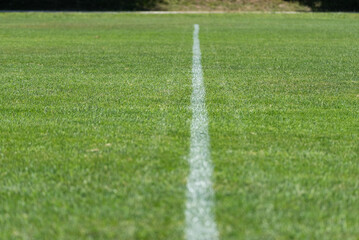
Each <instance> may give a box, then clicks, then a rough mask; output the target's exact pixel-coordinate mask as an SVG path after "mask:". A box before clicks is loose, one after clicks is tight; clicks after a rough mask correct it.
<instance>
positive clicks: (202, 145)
mask: <svg viewBox="0 0 359 240" xmlns="http://www.w3.org/2000/svg"><path fill="white" fill-rule="evenodd" d="M198 33H199V26H198V24H195V25H194V32H193V66H192V74H193V76H192V88H193V92H192V98H191V108H192V124H191V146H190V155H189V160H188V161H189V165H190V174H189V176H188V179H187V203H186V233H185V234H186V240H217V239H218V231H217V226H216V222H215V220H214V215H213V207H214V202H213V199H214V192H213V188H212V181H211V179H212V171H213V167H212V163H211V154H210V144H209V134H208V119H207V110H206V104H205V88H204V84H203V76H202V65H201V50H200V46H199V39H198Z"/></svg>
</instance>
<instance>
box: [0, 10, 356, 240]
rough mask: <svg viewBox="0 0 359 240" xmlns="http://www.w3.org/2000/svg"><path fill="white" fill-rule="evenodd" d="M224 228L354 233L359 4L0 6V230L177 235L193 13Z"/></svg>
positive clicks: (254, 232) (62, 235)
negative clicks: (306, 9) (131, 10)
mask: <svg viewBox="0 0 359 240" xmlns="http://www.w3.org/2000/svg"><path fill="white" fill-rule="evenodd" d="M194 23H198V24H200V27H201V30H200V41H201V50H202V55H203V59H202V64H203V70H204V81H205V85H206V91H207V99H206V100H207V110H208V113H209V121H210V129H209V132H210V135H211V145H212V148H211V152H212V160H213V163H214V165H215V170H214V188H215V192H216V210H215V215H216V220H217V224H218V228H219V232H220V236H221V237H220V238H221V239H223V240H232V239H233V240H234V239H243V240H259V239H266V240H271V239H276V240H277V239H278V240H282V239H283V240H284V239H285V240H287V239H288V240H290V239H318V240H326V239H328V240H329V239H330V240H336V239H346V240H356V239H358V237H359V230H358V229H359V220H358V216H359V178H358V176H359V161H358V159H359V158H358V155H359V84H358V78H359V74H358V71H357V69H358V66H359V58H358V56H359V46H358V38H359V31H358V30H357V29H359V15H357V14H295V15H279V14H219V15H134V14H95V13H93V14H84V13H82V14H81V13H79V14H75V13H71V14H69V13H1V14H0V63H1V64H0V81H1V85H0V133H1V134H0V239H6V240H8V239H35V240H41V239H121V240H122V239H124V240H127V239H171V240H176V239H183V232H184V209H185V200H186V197H185V192H186V177H187V174H188V164H187V161H186V157H187V156H188V151H189V137H190V132H189V130H190V120H191V112H190V108H189V106H190V96H191V91H192V89H191V64H192V52H191V51H192V31H193V24H194Z"/></svg>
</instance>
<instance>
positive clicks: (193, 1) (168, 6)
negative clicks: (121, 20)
mask: <svg viewBox="0 0 359 240" xmlns="http://www.w3.org/2000/svg"><path fill="white" fill-rule="evenodd" d="M155 8H158V9H159V10H169V11H226V12H241V11H306V12H307V11H310V10H311V9H310V8H309V7H308V6H306V5H301V4H299V3H298V2H293V1H290V2H288V1H284V0H221V1H218V0H163V1H161V2H160V3H158V4H157V7H155Z"/></svg>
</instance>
